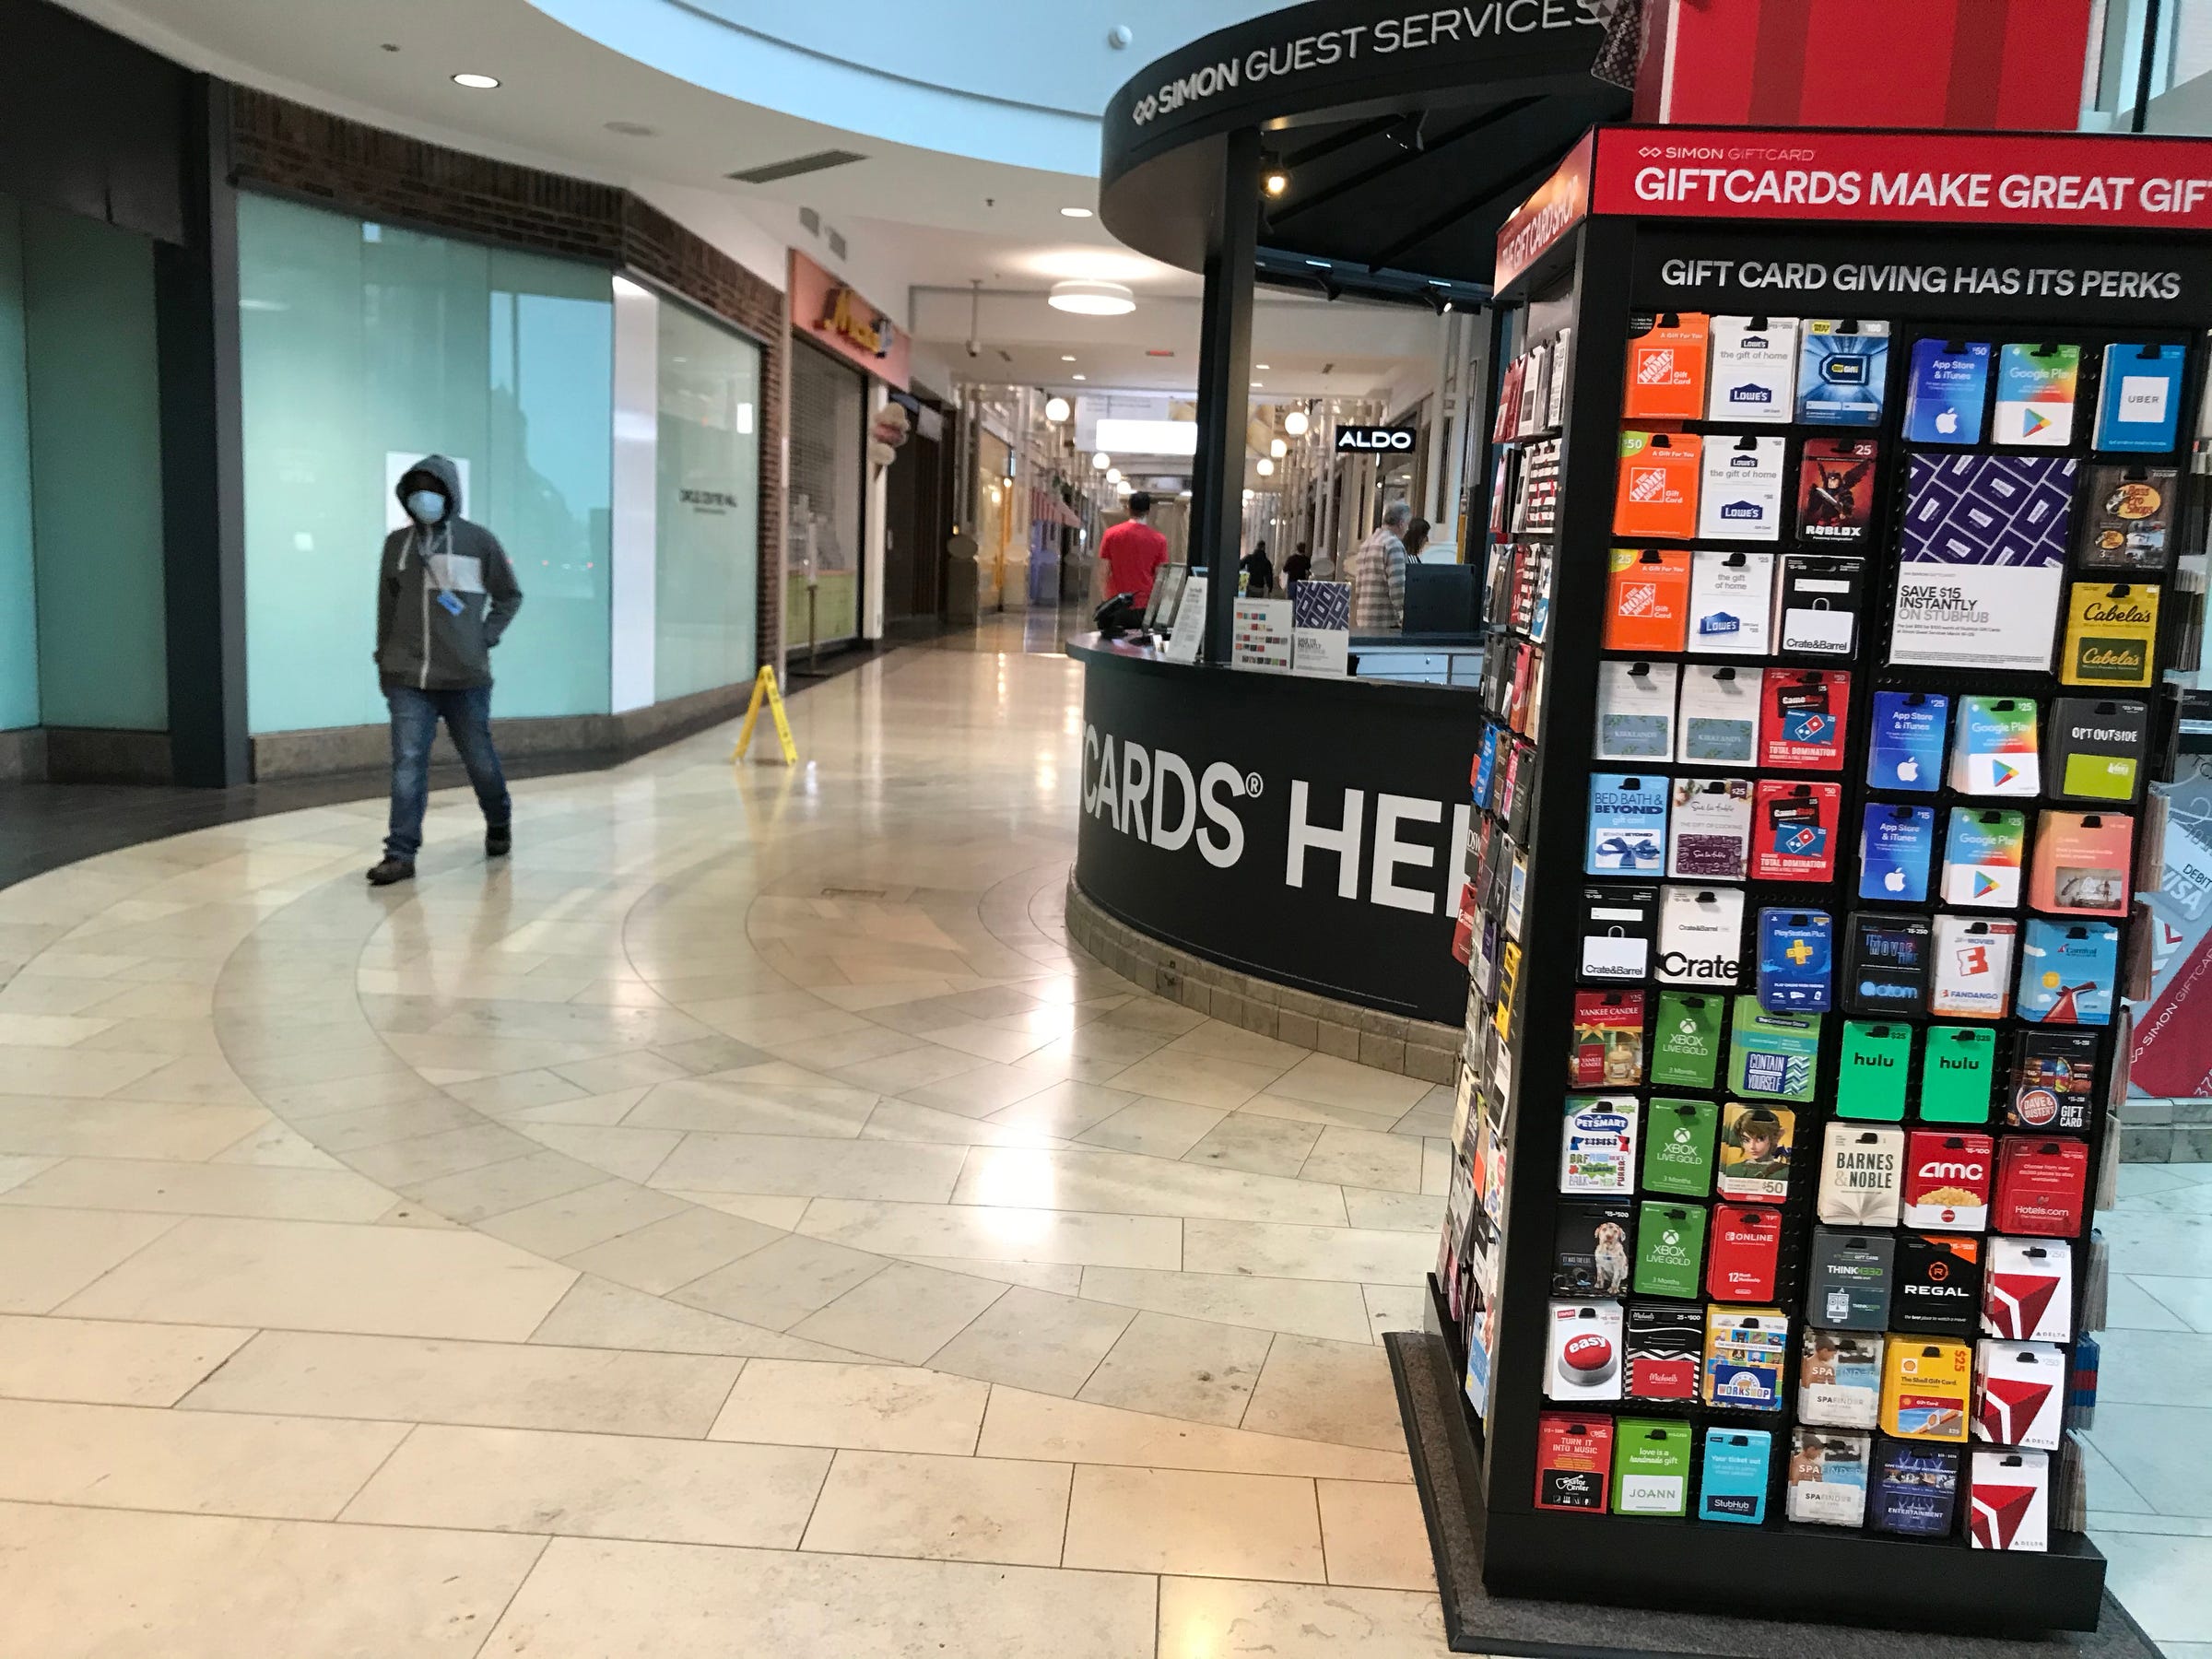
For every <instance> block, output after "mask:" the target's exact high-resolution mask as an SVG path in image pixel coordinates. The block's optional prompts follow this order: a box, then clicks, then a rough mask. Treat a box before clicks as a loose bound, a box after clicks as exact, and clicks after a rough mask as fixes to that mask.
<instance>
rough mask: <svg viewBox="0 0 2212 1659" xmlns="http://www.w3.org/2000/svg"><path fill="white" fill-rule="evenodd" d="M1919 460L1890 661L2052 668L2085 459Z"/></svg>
mask: <svg viewBox="0 0 2212 1659" xmlns="http://www.w3.org/2000/svg"><path fill="white" fill-rule="evenodd" d="M1909 462H1910V464H1909V465H1908V468H1907V478H1906V487H1905V515H1904V524H1903V531H1902V535H1901V537H1900V542H1901V555H1902V560H1903V562H1902V568H1901V569H1900V571H1899V574H1898V582H1897V594H1896V601H1895V608H1894V612H1893V624H1892V629H1891V632H1890V640H1889V660H1890V661H1891V662H1892V663H1903V664H1912V663H1924V664H1930V665H1936V666H1939V667H1949V668H2007V669H2014V668H2017V669H2025V670H2028V671H2030V672H2034V673H2042V672H2044V671H2045V670H2047V669H2048V668H2049V667H2050V666H2051V646H2052V641H2053V635H2054V634H2055V632H2056V631H2057V629H2056V624H2057V620H2058V606H2059V592H2060V589H2061V587H2062V586H2063V585H2064V582H2065V562H2066V548H2067V546H2068V543H2069V539H2070V536H2071V527H2072V524H2073V516H2072V508H2073V499H2074V475H2075V472H2076V470H2077V467H2078V465H2079V463H2077V461H2075V460H2074V458H2073V457H2072V456H2070V455H1985V454H1957V455H1947V454H1944V455H1927V454H1915V455H1912V456H1911V457H1910V458H1909Z"/></svg>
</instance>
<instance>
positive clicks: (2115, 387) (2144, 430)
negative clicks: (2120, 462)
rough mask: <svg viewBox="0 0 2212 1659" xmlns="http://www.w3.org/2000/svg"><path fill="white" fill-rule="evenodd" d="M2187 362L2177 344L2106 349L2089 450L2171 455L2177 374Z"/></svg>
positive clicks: (2178, 397) (2178, 400)
mask: <svg viewBox="0 0 2212 1659" xmlns="http://www.w3.org/2000/svg"><path fill="white" fill-rule="evenodd" d="M2188 359H2189V350H2188V347H2185V346H2182V345H2178V344H2169V345H2163V346H2157V345H2134V344H2129V345H2122V344H2121V343H2119V342H2117V341H2115V342H2113V343H2112V345H2110V346H2107V347H2105V348H2104V382H2103V386H2102V388H2101V390H2100V392H2099V394H2098V398H2097V425H2096V427H2095V429H2094V430H2093V432H2092V434H2091V436H2090V440H2089V444H2090V447H2091V448H2092V449H2099V450H2103V451H2105V452H2106V453H2123V452H2131V451H2132V452H2135V453H2143V454H2163V453H2166V452H2167V451H2169V450H2171V449H2172V448H2173V447H2174V441H2175V438H2176V436H2177V435H2178V433H2179V432H2180V430H2181V424H2182V372H2183V370H2184V369H2185V368H2186V367H2187V366H2188Z"/></svg>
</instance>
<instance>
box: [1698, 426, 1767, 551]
mask: <svg viewBox="0 0 2212 1659" xmlns="http://www.w3.org/2000/svg"><path fill="white" fill-rule="evenodd" d="M1782 450H1783V441H1782V440H1781V439H1779V438H1754V437H1751V436H1749V435H1746V436H1744V437H1741V438H1727V437H1721V436H1715V437H1712V438H1709V439H1707V440H1706V441H1705V448H1704V475H1705V476H1704V482H1703V484H1702V486H1701V488H1700V493H1699V496H1698V534H1699V535H1700V536H1703V537H1705V538H1706V539H1708V540H1712V541H1775V540H1778V539H1780V537H1781V535H1782Z"/></svg>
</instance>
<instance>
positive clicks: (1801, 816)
mask: <svg viewBox="0 0 2212 1659" xmlns="http://www.w3.org/2000/svg"><path fill="white" fill-rule="evenodd" d="M1842 804H1843V791H1842V789H1841V786H1839V785H1837V784H1834V783H1793V782H1789V781H1787V780H1786V779H1783V778H1761V779H1760V780H1759V787H1758V789H1757V791H1756V792H1755V793H1754V794H1753V796H1752V801H1751V833H1752V841H1751V878H1752V879H1753V880H1754V881H1832V880H1834V879H1835V875H1836V817H1837V814H1838V813H1839V812H1841V809H1842Z"/></svg>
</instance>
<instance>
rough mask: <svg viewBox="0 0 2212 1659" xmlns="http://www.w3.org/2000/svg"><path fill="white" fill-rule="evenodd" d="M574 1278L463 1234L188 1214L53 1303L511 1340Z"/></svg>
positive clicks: (126, 1314) (96, 1314)
mask: <svg viewBox="0 0 2212 1659" xmlns="http://www.w3.org/2000/svg"><path fill="white" fill-rule="evenodd" d="M53 1213H55V1214H65V1213H66V1212H58V1211H57V1212H53ZM108 1220H109V1222H110V1224H111V1225H112V1220H113V1218H108ZM4 1226H5V1223H4V1222H0V1227H4ZM0 1254H5V1252H0ZM575 1277H576V1276H575V1273H574V1272H573V1271H572V1270H571V1269H570V1268H566V1267H556V1266H552V1265H548V1264H547V1263H544V1262H541V1261H539V1260H538V1259H537V1258H536V1257H535V1256H532V1255H527V1254H525V1253H523V1252H522V1251H519V1250H516V1249H515V1248H514V1247H513V1246H512V1245H509V1244H502V1243H500V1241H498V1240H496V1239H486V1238H480V1237H478V1236H477V1234H475V1233H470V1232H460V1231H450V1232H449V1231H437V1230H415V1229H411V1228H397V1227H375V1226H369V1227H360V1226H338V1225H335V1224H330V1223H324V1222H318V1221H248V1220H229V1219H216V1218H206V1217H188V1218H185V1219H183V1220H182V1221H179V1222H177V1223H176V1224H175V1225H174V1226H173V1227H171V1229H170V1230H169V1231H168V1232H166V1233H165V1234H163V1235H162V1236H161V1237H160V1238H159V1239H158V1240H156V1241H154V1242H153V1243H152V1244H150V1245H148V1246H147V1248H145V1249H144V1250H141V1251H139V1252H138V1253H136V1254H135V1255H134V1256H132V1258H131V1259H130V1260H129V1261H128V1262H125V1263H124V1265H122V1266H120V1267H118V1268H116V1269H115V1270H114V1271H113V1272H111V1273H109V1274H108V1275H107V1277H104V1278H102V1279H101V1280H100V1282H99V1283H98V1284H96V1285H94V1286H92V1287H91V1288H90V1289H88V1290H86V1291H83V1292H82V1293H80V1294H78V1295H77V1296H76V1297H74V1298H73V1299H71V1300H70V1302H69V1304H68V1305H67V1307H66V1308H65V1309H62V1310H61V1311H62V1312H67V1313H70V1314H73V1315H79V1316H82V1317H85V1318H92V1319H152V1320H160V1321H179V1322H184V1323H190V1324H237V1325H256V1326H266V1325H277V1326H284V1327H288V1328H289V1329H293V1330H300V1331H358V1332H371V1333H377V1334H381V1335H398V1336H404V1335H415V1336H474V1337H480V1338H489V1339H491V1340H494V1341H502V1340H505V1341H518V1342H519V1341H520V1340H522V1339H523V1338H524V1337H525V1336H527V1335H530V1333H531V1332H532V1331H533V1330H535V1328H536V1326H537V1323H538V1321H540V1320H542V1319H543V1318H544V1317H545V1316H546V1314H547V1312H548V1311H550V1310H551V1308H552V1306H553V1304H554V1303H555V1302H557V1301H559V1300H560V1298H561V1295H562V1294H563V1293H564V1292H565V1291H566V1290H567V1289H568V1288H569V1286H570V1285H571V1283H573V1282H574V1280H575Z"/></svg>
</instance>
